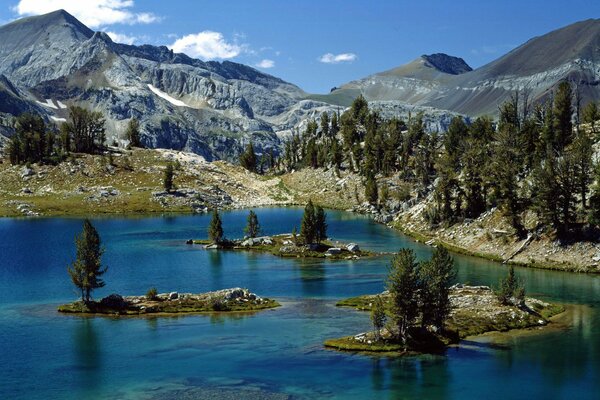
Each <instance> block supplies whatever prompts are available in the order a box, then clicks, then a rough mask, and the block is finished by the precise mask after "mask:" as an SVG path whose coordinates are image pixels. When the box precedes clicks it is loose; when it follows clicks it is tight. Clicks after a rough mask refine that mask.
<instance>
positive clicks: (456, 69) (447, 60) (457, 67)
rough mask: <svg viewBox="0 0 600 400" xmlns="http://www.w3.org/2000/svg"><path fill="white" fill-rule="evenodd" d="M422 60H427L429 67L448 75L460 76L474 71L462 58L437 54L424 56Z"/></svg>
mask: <svg viewBox="0 0 600 400" xmlns="http://www.w3.org/2000/svg"><path fill="white" fill-rule="evenodd" d="M421 58H422V59H423V60H425V62H426V63H427V65H428V66H430V67H432V68H435V69H437V70H438V71H440V72H444V73H446V74H450V75H460V74H464V73H465V72H469V71H473V68H471V67H470V66H469V64H467V63H466V62H465V60H463V59H462V58H460V57H453V56H449V55H448V54H444V53H435V54H429V55H422V56H421Z"/></svg>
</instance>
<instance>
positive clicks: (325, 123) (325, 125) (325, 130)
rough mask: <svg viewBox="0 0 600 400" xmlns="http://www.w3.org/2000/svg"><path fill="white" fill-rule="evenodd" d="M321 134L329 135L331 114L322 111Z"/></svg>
mask: <svg viewBox="0 0 600 400" xmlns="http://www.w3.org/2000/svg"><path fill="white" fill-rule="evenodd" d="M321 135H323V136H324V137H327V136H329V114H327V113H326V112H322V113H321Z"/></svg>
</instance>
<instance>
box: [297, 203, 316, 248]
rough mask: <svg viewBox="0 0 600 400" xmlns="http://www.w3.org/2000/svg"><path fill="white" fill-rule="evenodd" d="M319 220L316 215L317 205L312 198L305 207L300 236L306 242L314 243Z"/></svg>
mask: <svg viewBox="0 0 600 400" xmlns="http://www.w3.org/2000/svg"><path fill="white" fill-rule="evenodd" d="M316 228H317V221H316V216H315V207H314V205H313V202H312V200H309V201H308V204H307V205H306V207H305V208H304V215H303V216H302V223H301V225H300V236H301V237H302V240H303V241H304V243H305V244H312V243H314V241H315V238H316V233H317V229H316Z"/></svg>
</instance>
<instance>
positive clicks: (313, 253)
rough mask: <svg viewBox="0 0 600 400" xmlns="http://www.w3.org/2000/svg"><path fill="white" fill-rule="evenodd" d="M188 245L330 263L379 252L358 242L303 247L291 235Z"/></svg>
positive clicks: (333, 242)
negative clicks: (313, 259)
mask: <svg viewBox="0 0 600 400" xmlns="http://www.w3.org/2000/svg"><path fill="white" fill-rule="evenodd" d="M186 243H187V244H196V245H203V246H204V248H205V249H207V250H218V249H225V250H242V251H257V252H263V253H270V254H273V255H275V256H279V257H290V258H327V259H331V260H358V259H361V258H364V257H372V256H376V255H377V253H374V252H371V251H367V250H361V249H360V246H359V245H358V244H356V243H341V242H338V241H331V240H327V241H323V242H321V243H313V244H303V243H300V242H299V241H298V240H296V239H295V238H294V235H292V234H280V235H273V236H261V237H256V238H245V239H236V240H228V241H223V242H221V243H219V244H215V243H213V242H212V241H210V240H192V239H190V240H188V241H187V242H186Z"/></svg>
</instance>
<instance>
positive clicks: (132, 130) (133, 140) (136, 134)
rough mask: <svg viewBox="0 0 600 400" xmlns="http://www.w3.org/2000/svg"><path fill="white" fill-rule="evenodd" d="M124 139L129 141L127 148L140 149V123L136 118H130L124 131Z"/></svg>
mask: <svg viewBox="0 0 600 400" xmlns="http://www.w3.org/2000/svg"><path fill="white" fill-rule="evenodd" d="M125 137H126V138H127V140H129V146H131V147H142V142H141V136H140V121H138V119H137V118H132V119H130V120H129V123H128V124H127V130H126V131H125Z"/></svg>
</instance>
